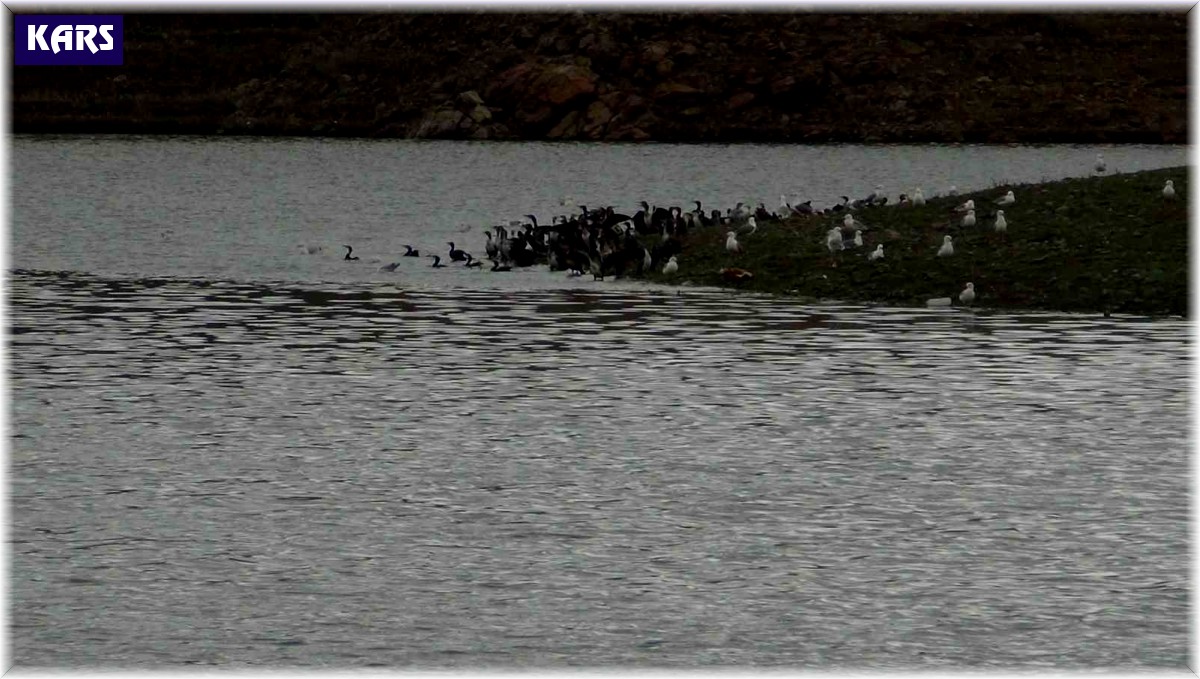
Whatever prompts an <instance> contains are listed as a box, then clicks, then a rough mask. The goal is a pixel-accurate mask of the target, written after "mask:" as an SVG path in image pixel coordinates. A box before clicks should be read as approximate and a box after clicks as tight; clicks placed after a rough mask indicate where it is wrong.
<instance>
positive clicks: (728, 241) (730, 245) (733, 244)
mask: <svg viewBox="0 0 1200 679" xmlns="http://www.w3.org/2000/svg"><path fill="white" fill-rule="evenodd" d="M727 234H728V235H726V237H725V249H726V250H728V251H730V252H731V253H733V254H735V255H736V254H737V253H739V252H741V251H742V245H741V243H738V239H737V234H735V233H734V232H732V231H729V232H727Z"/></svg>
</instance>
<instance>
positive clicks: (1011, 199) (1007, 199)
mask: <svg viewBox="0 0 1200 679" xmlns="http://www.w3.org/2000/svg"><path fill="white" fill-rule="evenodd" d="M1015 202H1017V197H1016V196H1014V195H1013V192H1012V191H1009V192H1008V193H1006V194H1004V195H1003V196H1000V198H999V199H998V200H997V201H996V204H997V205H1012V204H1013V203H1015Z"/></svg>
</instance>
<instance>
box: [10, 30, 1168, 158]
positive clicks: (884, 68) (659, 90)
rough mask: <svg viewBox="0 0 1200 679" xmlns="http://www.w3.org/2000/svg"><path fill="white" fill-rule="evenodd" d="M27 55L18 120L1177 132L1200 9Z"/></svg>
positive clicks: (146, 128)
mask: <svg viewBox="0 0 1200 679" xmlns="http://www.w3.org/2000/svg"><path fill="white" fill-rule="evenodd" d="M125 31H126V45H125V64H126V65H125V66H123V67H119V68H100V67H92V68H63V67H60V68H47V67H20V68H14V69H13V76H12V83H13V123H14V130H15V131H16V132H135V133H200V134H210V133H224V134H272V135H273V134H294V135H310V134H321V135H352V136H385V137H412V136H422V137H440V138H493V139H497V138H499V139H601V140H647V139H650V140H660V141H781V142H782V141H868V142H870V141H879V142H899V141H937V142H954V141H979V142H1150V143H1156V142H1169V143H1185V142H1186V134H1187V76H1188V63H1187V19H1186V16H1185V15H1184V14H1178V13H1176V14H1163V13H1141V14H1131V13H1125V14H1118V13H1101V14H1057V15H1051V14H1002V13H991V14H978V13H974V14H967V13H953V14H937V15H931V14H838V15H832V14H805V13H769V14H764V13H689V14H661V13H624V14H613V13H581V12H572V13H542V14H514V13H502V12H501V13H482V12H476V13H469V14H468V13H459V14H433V13H414V14H366V15H335V14H279V15H253V14H224V15H218V14H201V15H170V14H142V15H134V14H127V15H125Z"/></svg>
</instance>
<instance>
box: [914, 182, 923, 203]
mask: <svg viewBox="0 0 1200 679" xmlns="http://www.w3.org/2000/svg"><path fill="white" fill-rule="evenodd" d="M912 204H913V205H924V204H925V194H923V193H921V187H919V186H918V187H917V190H916V191H913V197H912Z"/></svg>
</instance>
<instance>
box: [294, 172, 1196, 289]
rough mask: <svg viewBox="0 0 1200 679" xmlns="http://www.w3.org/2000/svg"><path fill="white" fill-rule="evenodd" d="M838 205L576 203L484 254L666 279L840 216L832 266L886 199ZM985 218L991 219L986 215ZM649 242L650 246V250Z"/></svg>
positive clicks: (597, 275)
mask: <svg viewBox="0 0 1200 679" xmlns="http://www.w3.org/2000/svg"><path fill="white" fill-rule="evenodd" d="M1094 169H1095V170H1096V172H1097V173H1102V172H1105V171H1106V169H1107V164H1106V163H1105V162H1104V158H1103V156H1102V155H1099V154H1097V156H1096V164H1095V166H1094ZM956 193H957V189H956V188H955V187H953V186H951V187H950V188H949V190H948V195H950V196H953V195H956ZM1162 195H1163V197H1164V198H1166V199H1173V198H1174V197H1175V189H1174V183H1173V182H1172V181H1171V180H1167V182H1166V184H1165V185H1164V187H1163V189H1162ZM841 198H842V200H841V202H840V203H837V204H835V205H833V206H831V207H828V208H825V209H822V210H818V209H816V208H814V207H813V206H812V201H811V200H808V201H804V202H799V201H798V200H797V202H795V203H789V202H788V201H787V198H786V196H781V197H780V205H779V207H778V209H777V210H776V211H775V212H770V211H768V210H767V209H766V208H765V207H764V205H763V204H762V203H760V204H759V205H758V207H757V208H755V209H752V208H751V207H750V206H748V205H746V204H744V203H738V204H737V205H736V206H735V207H732V208H728V209H726V210H725V212H724V213H722V212H721V211H720V210H717V209H713V210H711V211H709V212H706V211H705V210H704V209H703V204H702V203H701V202H700V201H695V208H694V209H692V210H688V211H684V210H683V209H682V208H680V207H668V208H664V207H660V206H651V205H650V204H649V203H647V202H645V201H642V202H641V203H639V204H638V207H639V209H638V210H637V211H635V212H634V214H632V215H627V214H623V213H618V212H616V211H615V210H614V208H613V207H611V206H609V207H605V208H601V209H598V210H589V209H588V208H587V206H583V205H581V206H579V212H578V213H573V214H562V215H558V216H555V217H554V218H553V219H552V220H551V222H550V224H548V225H546V224H539V223H538V220H537V217H536V216H534V215H532V214H529V215H525V218H526V219H525V220H523V221H522V220H517V221H510V222H509V223H508V224H507V225H497V226H493V227H491V229H489V230H485V231H484V234H485V236H486V237H487V241H486V243H485V245H484V249H485V251H486V257H487V259H488V260H489V261H490V262H491V267H490V271H494V272H505V271H512V270H513V267H514V266H515V267H527V266H531V265H534V264H545V265H547V266H548V267H549V269H550V270H551V271H567V272H568V275H570V276H582V275H584V274H585V273H590V274H591V275H592V276H593V278H594V279H596V280H603V279H604V278H605V277H606V276H623V275H629V274H633V275H642V274H645V273H647V272H651V271H654V270H661V271H662V273H663V274H664V275H667V276H671V275H673V274H676V273H678V272H679V269H680V264H679V257H680V255H681V253H682V251H683V244H684V242H685V241H686V239H687V238H688V235H689V234H690V233H691V232H693V231H696V230H701V229H710V228H714V227H716V228H724V229H726V232H725V249H726V251H727V252H728V253H729V254H730V255H734V256H736V255H739V254H741V253H742V252H743V251H744V247H743V245H742V241H740V240H739V239H738V237H739V236H743V237H748V236H752V235H753V234H754V233H755V232H756V231H757V230H758V228H759V224H758V223H759V222H760V221H762V222H768V221H782V220H784V219H787V218H790V217H793V216H799V217H804V216H810V217H815V218H828V217H830V216H837V215H841V220H840V224H835V225H833V226H832V227H831V228H830V229H829V230H828V231H827V233H826V237H825V246H826V248H827V249H828V250H829V253H830V255H831V257H834V260H833V266H835V267H836V266H837V259H836V256H837V253H839V252H844V251H847V250H852V249H856V248H861V247H863V245H864V241H863V231H864V230H869V228H870V227H869V226H868V225H867V224H865V223H864V222H862V221H861V220H860V219H859V218H857V217H856V215H860V214H863V212H861V211H862V209H863V208H868V207H875V206H882V205H886V204H887V202H888V197H887V196H886V195H884V194H883V190H882V187H880V186H877V187H876V189H875V191H873V192H872V193H871V194H870V195H868V196H867V197H865V198H863V199H859V200H851V199H850V198H849V197H848V196H842V197H841ZM1016 201H1017V198H1016V196H1015V195H1014V193H1013V191H1011V190H1009V191H1008V192H1006V193H1005V194H1004V195H1003V196H1000V197H999V198H997V199H995V200H994V201H993V202H994V204H995V212H994V213H993V214H992V215H990V217H991V220H992V221H991V228H992V230H993V231H995V232H996V233H1001V234H1002V233H1006V232H1007V231H1008V220H1007V219H1006V217H1005V214H1004V210H1003V209H1002V208H1004V207H1007V206H1010V205H1013V204H1014V203H1016ZM898 203H899V205H914V206H920V205H924V204H925V196H924V193H923V192H922V190H921V189H920V188H917V189H915V190H914V191H913V195H912V196H908V195H907V194H901V195H900V197H899V201H898ZM954 214H955V215H957V216H960V217H961V218H960V219H959V224H960V225H961V226H962V227H963V228H967V229H970V228H973V227H976V226H977V225H978V224H979V222H980V218H979V217H978V216H977V208H976V205H975V201H974V200H973V199H971V200H967V201H966V202H964V203H962V204H961V205H959V206H957V207H956V208H954ZM985 217H986V215H985ZM646 243H651V244H650V245H646ZM446 244H447V245H448V246H449V249H448V250H447V252H446V255H445V260H446V261H447V262H449V263H451V264H460V265H461V267H462V268H482V267H483V262H482V261H480V260H479V259H477V258H476V257H475V256H474V255H472V254H471V253H469V252H466V251H464V250H461V249H459V248H457V247H456V246H455V244H454V243H453V242H447V243H446ZM342 247H344V248H345V249H346V253H345V256H344V257H343V259H344V260H346V261H358V260H359V258H358V257H356V256H354V249H353V247H351V246H350V245H344V246H342ZM404 247H405V249H406V252H405V253H404V254H403V257H420V256H421V253H420V251H419V250H416V249H414V248H413V247H412V246H410V245H405V246H404ZM306 249H307V252H308V253H309V254H315V253H316V252H319V251H320V250H321V249H322V248H320V247H316V248H314V246H306ZM953 255H954V239H953V237H952V236H950V235H949V234H946V235H944V236H943V239H942V243H941V247H940V248H939V249H938V250H937V255H936V256H937V257H941V258H944V257H951V256H953ZM426 256H427V257H428V258H431V259H432V260H433V261H432V264H431V265H430V266H431V267H433V268H446V266H447V265H446V264H444V263H443V257H442V255H438V254H429V255H426ZM883 258H884V246H883V244H882V243H879V244H876V246H875V248H874V249H873V250H871V251H870V252H869V253H868V254H867V260H868V261H871V262H875V261H878V260H881V259H883ZM399 266H400V262H392V263H390V264H386V265H384V266H382V267H380V269H381V270H383V271H396V269H397V268H398V267H399ZM718 273H719V274H720V275H721V277H722V278H723V279H724V280H726V281H729V282H742V281H745V280H748V279H750V278H753V273H751V272H749V271H746V270H744V269H740V268H737V267H725V268H721V269H720V270H719V271H718ZM975 299H976V292H975V285H974V283H972V282H968V283H966V285H965V287H964V288H963V290H962V291H961V292H960V293H959V294H958V300H959V302H961V303H963V304H967V305H969V304H972V303H973V302H974V301H975ZM928 303H929V305H930V306H941V305H947V304H950V303H952V301H951V300H950V299H949V298H938V299H933V300H929V302H928Z"/></svg>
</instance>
